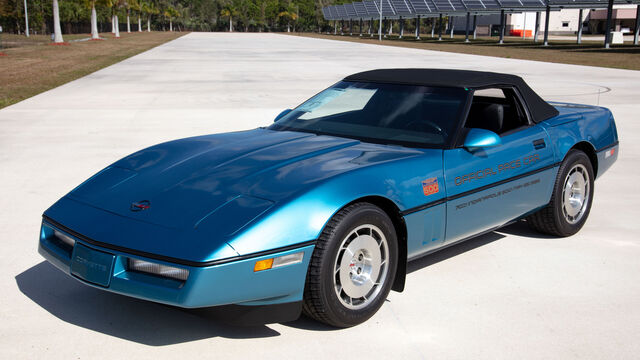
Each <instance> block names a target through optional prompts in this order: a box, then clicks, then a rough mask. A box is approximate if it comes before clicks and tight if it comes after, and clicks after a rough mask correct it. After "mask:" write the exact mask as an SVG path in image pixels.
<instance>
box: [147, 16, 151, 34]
mask: <svg viewBox="0 0 640 360" xmlns="http://www.w3.org/2000/svg"><path fill="white" fill-rule="evenodd" d="M147 32H151V15H149V17H148V18H147Z"/></svg>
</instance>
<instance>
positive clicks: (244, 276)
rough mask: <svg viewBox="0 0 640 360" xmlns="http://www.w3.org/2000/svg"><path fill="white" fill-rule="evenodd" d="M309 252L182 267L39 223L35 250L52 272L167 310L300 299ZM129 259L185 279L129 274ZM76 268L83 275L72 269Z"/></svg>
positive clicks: (310, 249)
mask: <svg viewBox="0 0 640 360" xmlns="http://www.w3.org/2000/svg"><path fill="white" fill-rule="evenodd" d="M53 230H55V231H58V232H59V233H62V234H64V235H65V236H68V238H70V239H73V240H74V241H75V246H70V245H68V243H64V242H62V241H60V240H59V238H58V237H56V236H52V234H53ZM67 242H68V241H67ZM313 248H314V245H306V246H302V247H299V248H295V249H287V250H285V251H281V252H275V253H269V254H264V253H263V254H261V255H259V256H256V257H249V258H243V259H241V260H237V261H233V262H227V263H222V264H219V265H212V266H202V267H198V266H185V265H177V264H173V263H169V262H163V261H159V260H156V259H148V258H145V257H141V256H137V255H132V254H128V253H125V252H120V251H116V250H112V249H105V248H101V247H99V246H95V245H92V244H89V243H87V242H86V241H83V240H82V239H79V238H78V237H76V236H73V235H72V234H70V233H69V232H67V231H65V230H64V229H61V228H60V227H57V226H55V225H53V224H51V223H49V222H47V221H46V220H44V221H43V223H42V227H41V230H40V241H39V245H38V252H39V253H40V254H41V255H42V256H43V257H44V258H45V259H47V260H48V261H49V262H50V263H52V264H53V265H54V266H56V267H57V268H58V269H60V270H62V271H63V272H65V273H67V274H68V275H70V276H72V277H73V278H75V279H77V280H79V281H81V282H83V283H85V284H87V285H90V286H93V287H95V288H99V289H102V290H107V291H111V292H115V293H118V294H122V295H127V296H132V297H136V298H139V299H144V300H149V301H154V302H158V303H163V304H168V305H173V306H179V307H184V308H201V307H209V306H217V305H227V304H238V305H273V304H284V303H291V302H298V301H301V300H302V295H303V292H304V284H305V279H306V273H307V268H308V266H309V261H310V259H311V254H312V252H313ZM299 252H302V253H303V257H302V262H299V263H295V264H291V265H286V266H282V267H278V268H273V269H269V270H264V271H259V272H254V265H255V263H256V262H257V261H260V260H264V259H269V258H274V257H278V256H282V255H288V254H295V253H299ZM92 254H93V255H92ZM130 258H131V259H140V260H144V261H149V262H153V263H157V264H162V265H166V266H171V267H177V268H183V269H186V270H188V272H189V275H188V277H187V279H186V280H185V281H181V280H175V279H170V278H164V277H160V276H156V275H150V274H146V273H142V272H137V271H132V270H131V269H129V268H128V259H130ZM94 259H100V260H99V261H97V260H94ZM103 259H104V260H103ZM94 261H96V262H94ZM79 262H82V263H81V264H78V263H79ZM78 267H82V268H83V269H85V271H83V272H80V273H79V272H78V271H73V270H72V269H78ZM86 269H88V272H87V271H86ZM91 272H93V274H92V273H91ZM87 279H89V280H87Z"/></svg>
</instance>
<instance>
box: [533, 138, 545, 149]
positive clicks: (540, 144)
mask: <svg viewBox="0 0 640 360" xmlns="http://www.w3.org/2000/svg"><path fill="white" fill-rule="evenodd" d="M546 146H547V144H546V143H545V142H544V139H538V140H533V147H534V149H536V150H540V149H544V148H545V147H546Z"/></svg>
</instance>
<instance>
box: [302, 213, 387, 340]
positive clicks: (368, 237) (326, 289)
mask: <svg viewBox="0 0 640 360" xmlns="http://www.w3.org/2000/svg"><path fill="white" fill-rule="evenodd" d="M397 249H398V246H397V240H396V233H395V229H394V227H393V223H392V222H391V219H389V217H388V216H387V214H386V213H385V212H384V211H382V210H381V209H380V208H378V207H376V206H374V205H372V204H369V203H357V204H353V205H350V206H348V207H346V208H344V209H342V210H341V211H339V212H338V213H337V214H336V215H335V216H334V217H333V218H332V219H331V220H330V221H329V223H328V224H327V226H326V227H325V229H324V231H323V232H322V234H321V236H320V238H319V239H318V242H317V244H316V248H315V250H314V252H313V256H312V259H311V264H310V265H309V271H308V273H307V282H306V285H305V294H304V305H303V310H304V312H305V314H307V315H308V316H311V317H313V318H314V319H316V320H318V321H321V322H324V323H326V324H329V325H332V326H337V327H349V326H353V325H357V324H360V323H362V322H364V321H366V320H367V319H369V318H370V317H371V316H373V314H375V313H376V312H377V311H378V309H379V308H380V306H382V304H383V303H384V301H385V299H386V297H387V295H388V294H389V291H390V289H391V286H392V282H393V279H394V278H395V272H396V266H397V263H398V262H397V256H398V250H397Z"/></svg>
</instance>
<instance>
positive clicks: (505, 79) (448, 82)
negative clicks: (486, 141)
mask: <svg viewBox="0 0 640 360" xmlns="http://www.w3.org/2000/svg"><path fill="white" fill-rule="evenodd" d="M344 80H345V81H359V82H376V83H391V84H404V85H419V86H435V87H461V88H468V89H480V88H487V87H494V86H505V85H506V86H513V87H515V88H516V89H518V92H519V93H520V95H521V96H522V98H523V100H524V102H525V103H526V105H527V107H528V108H529V113H530V114H531V117H532V120H533V121H534V122H536V123H538V122H541V121H544V120H546V119H549V118H551V117H554V116H556V115H558V110H556V108H554V107H553V106H551V105H549V104H548V103H547V102H546V101H544V100H543V99H542V98H541V97H540V96H538V94H536V93H535V92H534V91H533V90H532V89H531V88H530V87H529V85H527V83H525V82H524V80H522V78H521V77H519V76H516V75H511V74H500V73H493V72H485V71H471V70H451V69H378V70H370V71H364V72H360V73H357V74H353V75H349V76H347V77H346V78H344Z"/></svg>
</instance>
